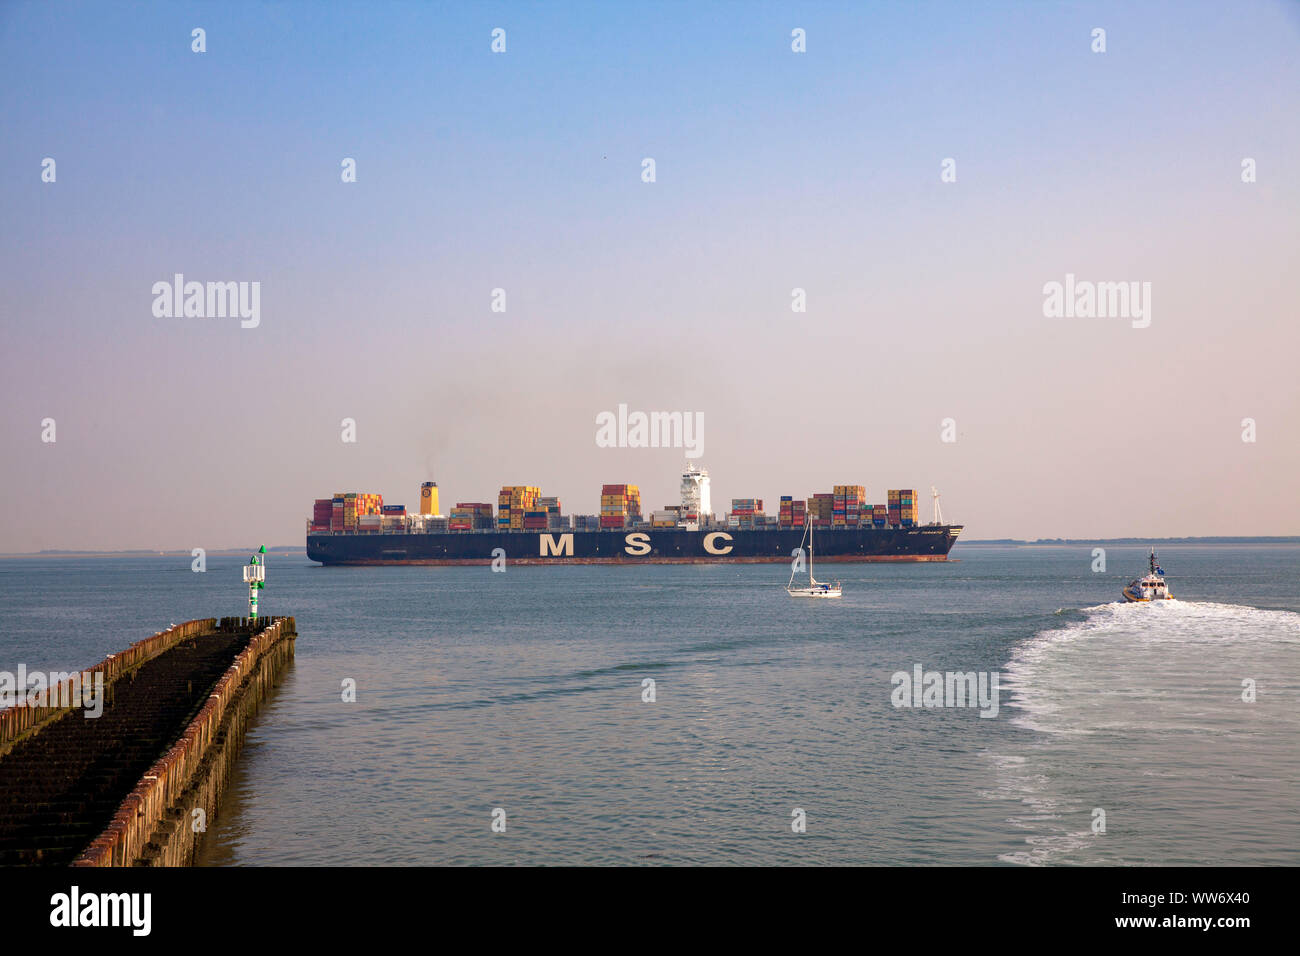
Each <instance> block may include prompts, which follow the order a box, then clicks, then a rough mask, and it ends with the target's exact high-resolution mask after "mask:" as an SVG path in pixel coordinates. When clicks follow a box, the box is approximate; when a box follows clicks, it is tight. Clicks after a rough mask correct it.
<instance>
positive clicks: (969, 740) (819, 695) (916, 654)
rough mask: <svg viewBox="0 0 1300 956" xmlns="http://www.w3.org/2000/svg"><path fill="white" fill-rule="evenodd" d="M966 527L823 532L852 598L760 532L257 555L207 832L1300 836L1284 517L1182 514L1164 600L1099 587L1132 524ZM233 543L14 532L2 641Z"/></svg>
mask: <svg viewBox="0 0 1300 956" xmlns="http://www.w3.org/2000/svg"><path fill="white" fill-rule="evenodd" d="M953 556H954V558H958V559H960V560H956V561H952V562H949V563H947V564H930V565H826V566H825V567H824V568H819V576H822V577H831V576H835V577H839V578H840V579H841V580H842V581H843V582H844V587H845V596H844V599H843V600H842V601H838V602H837V601H825V602H810V601H795V600H792V599H790V598H789V597H787V595H786V594H785V592H784V590H783V585H784V584H785V579H786V578H787V577H788V569H786V568H783V567H782V566H780V565H746V566H696V567H679V566H675V567H664V566H659V567H639V568H610V567H605V568H602V567H555V568H522V567H521V568H510V569H509V570H508V571H507V572H506V573H504V574H495V573H492V572H490V571H489V570H488V569H487V568H485V567H484V568H418V567H416V568H321V567H317V566H315V565H313V564H311V563H310V562H308V561H307V560H306V559H305V557H302V556H301V555H298V556H277V555H272V556H271V559H270V562H269V567H268V572H267V576H268V583H267V590H266V591H265V592H264V599H263V601H264V603H263V607H262V611H263V613H272V614H280V613H287V614H294V615H296V616H297V620H298V628H299V634H300V637H299V640H298V644H297V657H296V661H295V663H294V664H293V666H292V669H291V670H290V672H289V674H288V675H287V677H286V679H285V680H284V682H283V684H282V685H281V686H280V687H279V688H278V690H277V691H276V692H275V694H274V696H273V697H272V698H271V699H270V700H269V701H268V702H267V703H266V705H265V706H264V707H263V709H262V710H261V712H260V714H259V715H258V717H257V719H256V721H255V723H254V724H253V726H252V728H251V731H250V734H249V736H248V739H247V742H246V748H245V751H244V754H243V757H242V759H241V764H240V768H239V771H238V774H237V776H236V778H235V781H234V784H233V787H232V789H231V791H230V792H229V794H228V796H227V800H226V802H225V803H224V804H223V808H222V812H221V814H220V817H219V819H218V820H216V821H214V825H213V828H212V831H211V832H210V833H209V838H208V840H207V845H206V846H205V849H204V861H205V862H207V863H210V864H342V863H399V864H407V863H409V864H427V863H456V864H465V863H506V864H508V863H552V864H581V863H597V864H611V863H646V864H662V863H761V864H786V863H789V864H827V863H886V864H934V863H959V864H1008V865H1024V864H1157V863H1245V864H1261V863H1268V864H1272V863H1286V864H1291V865H1295V864H1297V863H1300V849H1298V848H1300V825H1298V824H1297V822H1296V816H1295V813H1294V806H1295V794H1296V793H1297V791H1298V790H1300V743H1298V741H1300V706H1298V705H1300V613H1297V612H1300V597H1298V596H1297V582H1300V549H1297V548H1272V547H1190V546H1187V547H1168V548H1166V549H1163V550H1162V551H1161V562H1162V564H1163V566H1164V567H1165V568H1166V570H1167V571H1168V572H1169V580H1170V583H1171V585H1172V587H1173V590H1174V593H1175V594H1176V595H1177V596H1178V598H1179V600H1177V601H1174V602H1169V603H1166V604H1152V605H1119V604H1115V603H1111V602H1113V601H1114V599H1116V598H1118V596H1119V589H1120V586H1121V585H1122V584H1123V583H1124V582H1125V581H1127V580H1128V579H1129V578H1130V577H1134V576H1136V575H1137V574H1139V573H1141V572H1142V570H1143V569H1144V566H1145V558H1144V553H1143V552H1141V551H1139V549H1136V548H1111V549H1109V551H1108V555H1107V559H1108V564H1109V571H1110V573H1105V574H1096V573H1093V572H1092V570H1091V565H1092V554H1091V549H1090V548H1019V549H1015V548H996V547H983V546H970V545H965V546H962V545H959V546H958V548H957V549H956V550H955V551H954V555H953ZM241 564H242V560H241V559H238V558H222V557H216V556H214V557H209V559H208V570H207V571H206V573H203V574H195V573H192V572H191V571H190V559H189V558H188V557H183V558H181V557H161V556H153V557H105V558H85V559H82V558H50V559H8V560H0V621H3V622H4V624H3V627H4V628H5V630H4V633H3V634H0V668H7V669H9V670H13V669H15V668H16V666H17V664H18V663H19V662H23V663H26V664H27V665H28V667H29V668H36V667H53V666H59V667H70V666H83V665H86V664H90V663H94V662H96V661H98V660H99V659H101V658H102V657H103V656H104V655H105V654H107V653H110V652H112V651H114V650H117V649H119V648H121V647H123V646H125V645H126V644H127V643H129V642H130V641H132V640H137V639H139V638H140V637H142V636H145V635H147V634H149V633H152V632H153V631H154V630H156V629H158V628H159V627H161V626H165V625H166V624H169V623H171V622H173V621H180V620H185V619H188V618H192V617H201V616H217V615H222V614H237V613H241V612H242V609H243V601H244V596H245V592H244V590H243V587H242V585H241V584H240V579H239V574H240V572H239V566H240V565H241ZM916 664H920V665H921V666H922V667H923V668H924V669H925V670H927V671H929V670H939V671H950V670H951V671H956V670H960V671H989V672H997V673H998V674H999V675H1000V679H1001V695H1000V700H1001V706H1000V708H999V710H998V713H997V716H996V717H994V718H991V719H985V718H981V717H980V716H979V713H978V712H977V710H975V709H970V708H918V709H907V708H903V709H899V708H895V707H894V706H893V705H892V704H891V692H892V691H893V685H892V683H891V675H893V674H894V673H895V672H896V671H909V672H910V671H911V670H912V668H913V667H914V665H916ZM345 679H352V680H355V681H356V686H357V700H356V702H355V703H344V702H343V701H342V699H341V696H342V695H341V687H342V682H343V681H344V680H345ZM646 679H652V680H653V681H654V682H655V693H656V696H657V699H656V700H655V701H654V702H653V703H647V702H643V701H642V694H643V681H645V680H646ZM1243 681H1253V682H1254V688H1255V695H1256V699H1255V700H1254V702H1246V701H1243V699H1242V694H1243ZM494 808H501V809H503V810H504V811H505V816H506V831H505V832H504V833H494V832H492V830H491V828H490V824H491V822H492V817H491V814H492V811H493V810H494ZM796 809H800V810H802V811H804V812H805V813H806V817H807V832H806V833H802V834H796V833H794V832H792V830H791V820H792V813H793V812H794V811H795V810H796ZM1097 810H1101V811H1103V812H1104V814H1105V832H1104V833H1098V832H1094V826H1095V824H1094V820H1095V819H1097V814H1096V811H1097Z"/></svg>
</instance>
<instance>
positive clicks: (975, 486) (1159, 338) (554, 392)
mask: <svg viewBox="0 0 1300 956" xmlns="http://www.w3.org/2000/svg"><path fill="white" fill-rule="evenodd" d="M196 27H201V28H203V29H204V30H205V31H206V52H203V53H195V52H193V51H192V49H191V45H192V42H193V41H192V38H191V31H192V30H193V29H194V28H196ZM497 27H500V28H502V29H504V30H505V31H506V52H504V53H494V52H492V49H491V44H492V36H491V33H492V30H493V29H494V28H497ZM1098 27H1100V28H1103V29H1104V30H1105V31H1106V34H1105V42H1106V50H1105V52H1104V53H1096V52H1093V49H1092V47H1093V44H1094V40H1093V37H1092V31H1093V30H1094V28H1098ZM795 28H801V29H803V30H804V31H805V32H806V45H807V52H805V53H795V52H793V51H792V50H791V42H792V40H791V31H792V30H794V29H795ZM0 79H2V80H3V82H2V83H0V223H3V229H2V230H0V282H2V287H3V288H2V292H0V403H2V414H0V442H2V444H0V447H2V448H3V453H2V454H3V458H2V459H0V462H2V463H0V477H2V479H3V482H2V489H0V490H2V491H3V495H4V507H3V508H0V551H28V550H37V549H41V548H80V547H85V548H190V547H207V548H219V547H223V546H243V545H247V544H252V543H258V542H265V543H267V544H294V543H301V542H302V539H303V530H304V522H305V519H306V518H307V517H308V515H309V514H310V510H311V502H312V499H313V498H315V497H320V496H327V495H330V494H331V493H333V492H334V491H341V490H345V489H346V490H361V491H374V492H379V493H382V494H383V495H384V497H385V500H386V501H389V502H393V503H405V504H407V505H408V506H414V505H416V504H417V494H418V486H419V483H420V482H421V481H423V480H426V479H433V480H436V481H438V483H439V485H440V486H441V489H442V495H443V501H444V511H445V510H446V508H447V507H448V506H449V505H450V504H452V503H454V502H456V501H467V500H472V501H479V500H481V501H488V500H495V494H496V491H497V489H498V488H500V486H501V485H502V484H503V483H507V484H531V485H540V486H541V487H542V489H543V493H544V494H557V495H559V496H560V497H561V499H562V501H563V503H564V506H565V510H566V511H569V512H579V513H592V512H594V511H596V510H598V506H599V492H600V485H601V484H602V483H605V482H631V483H636V484H639V485H640V486H641V488H642V494H643V501H644V502H645V504H646V506H647V508H651V507H654V508H657V507H662V506H663V505H664V504H667V503H674V502H676V501H677V500H678V481H679V475H680V471H681V468H682V465H683V463H684V460H685V459H684V456H683V453H682V452H681V451H680V450H674V449H636V448H625V449H607V448H599V447H597V445H596V442H595V432H596V428H595V420H596V416H597V414H598V413H600V412H602V411H607V410H608V411H612V410H615V409H617V407H618V405H619V404H620V403H625V404H627V405H628V406H629V408H630V409H632V410H638V409H639V410H647V411H648V410H664V411H668V410H675V411H685V412H691V413H695V412H698V413H702V414H703V416H704V423H705V427H704V445H703V450H704V454H703V457H702V458H700V459H699V461H700V463H702V464H703V465H704V466H705V467H707V468H708V469H709V471H710V473H711V474H712V477H713V496H714V505H715V510H719V511H720V510H722V508H723V506H724V505H725V501H726V499H729V498H731V497H762V498H764V499H767V500H768V501H769V502H771V504H770V505H769V510H770V511H774V510H775V499H776V498H777V497H778V496H779V495H781V494H795V495H806V494H811V493H812V492H814V491H829V490H830V488H831V486H832V485H833V484H844V483H853V484H858V483H860V484H865V485H866V486H867V490H868V497H869V499H870V500H872V501H880V502H883V501H884V500H885V490H886V489H888V488H897V487H915V488H919V489H924V493H923V494H922V517H923V518H924V519H925V520H928V519H929V513H930V508H929V495H928V489H929V486H930V485H931V484H934V485H937V486H938V487H939V488H940V490H941V491H942V492H943V494H944V498H943V501H944V507H945V511H946V513H947V516H948V517H949V518H950V519H955V520H958V521H961V522H964V523H965V524H966V525H967V529H968V530H967V532H966V535H967V536H968V537H972V538H986V537H1005V536H1014V537H1038V536H1125V535H1137V536H1143V535H1149V536H1165V535H1223V534H1298V533H1300V496H1298V495H1297V493H1296V484H1297V483H1296V475H1297V473H1298V472H1300V387H1298V386H1297V373H1296V364H1297V355H1298V352H1300V350H1298V348H1297V346H1300V307H1298V306H1297V301H1298V299H1297V290H1296V283H1297V280H1298V279H1300V12H1298V11H1297V6H1296V5H1295V4H1291V3H1280V2H1241V3H1216V4H1211V3H1206V4H1197V3H1186V2H1177V3H1167V4H1142V3H1138V4H1132V3H1120V4H1091V3H1071V4H1059V5H1058V4H1050V3H1017V4H1007V5H998V4H984V3H979V4H971V3H957V4H911V3H908V4H904V3H879V4H870V3H847V2H846V3H840V4H836V3H831V4H801V3H787V4H743V3H731V2H728V3H714V4H709V3H690V4H613V3H606V4H590V5H577V4H566V3H553V4H549V3H548V4H531V3H530V4H522V3H518V4H496V5H493V4H465V3H458V4H446V5H441V6H439V5H431V4H424V3H419V4H417V3H409V4H396V5H392V6H384V5H377V4H367V5H360V4H356V5H351V6H343V5H317V4H305V3H304V4H269V3H268V4H254V3H237V4H231V5H222V4H196V5H185V4H173V3H167V4H161V3H160V4H141V5H135V6H127V5H118V4H111V5H108V4H97V5H95V4H85V5H82V4H62V3H60V4H46V3H30V4H12V3H5V4H0ZM47 157H48V158H52V159H54V160H55V163H56V166H55V175H56V178H55V181H54V182H52V183H51V182H43V181H42V161H43V160H44V159H45V158H47ZM647 157H649V158H653V160H654V162H655V181H654V182H652V183H647V182H643V180H642V168H643V165H642V161H643V160H644V159H645V158H647ZM345 158H352V159H355V161H356V179H357V181H356V182H353V183H344V182H342V181H341V163H342V161H343V160H344V159H345ZM948 158H952V159H953V160H955V164H956V165H955V170H956V181H955V182H943V181H941V172H942V164H943V161H944V160H945V159H948ZM1247 158H1250V159H1253V160H1254V161H1255V175H1256V181H1255V182H1252V183H1244V182H1243V181H1242V163H1243V160H1244V159H1247ZM178 272H179V273H183V274H184V275H185V277H186V279H187V281H199V282H209V281H214V282H216V281H237V282H238V281H243V282H258V283H260V293H261V303H260V325H258V327H257V328H249V329H245V328H241V325H240V320H239V319H238V318H196V317H189V318H185V317H180V318H175V317H174V318H158V317H155V315H154V313H153V304H154V295H153V293H152V291H151V290H152V287H153V284H154V283H155V282H159V281H167V282H170V281H171V279H172V276H173V275H174V274H175V273H178ZM1067 274H1073V275H1075V276H1076V277H1077V279H1078V280H1081V281H1082V280H1090V281H1095V282H1118V281H1135V282H1139V283H1146V282H1149V283H1150V284H1151V285H1150V288H1151V301H1150V305H1151V311H1150V318H1151V322H1150V326H1149V327H1147V328H1134V327H1133V323H1132V322H1131V321H1129V320H1128V319H1126V318H1122V317H1107V318H1046V317H1044V314H1043V304H1044V298H1045V297H1044V293H1043V287H1044V285H1045V283H1049V282H1053V281H1056V282H1062V283H1063V282H1064V281H1065V277H1066V275H1067ZM498 288H500V289H504V290H506V311H505V312H504V313H501V312H493V311H492V308H491V304H492V295H493V290H494V289H498ZM795 288H801V289H804V290H805V291H806V300H807V311H806V312H804V313H796V312H794V311H792V308H791V303H792V290H793V289H795ZM47 418H48V419H54V421H55V429H56V431H55V438H56V440H55V441H54V442H52V443H51V442H47V441H43V440H42V434H43V426H42V421H43V420H44V419H47ZM344 418H353V419H355V421H356V423H357V424H356V429H357V441H356V442H355V443H345V442H343V441H342V440H341V432H342V429H341V425H340V423H341V421H342V419H344ZM948 418H951V419H953V420H954V422H955V435H956V441H952V442H945V441H943V440H942V437H943V435H942V423H943V421H944V419H948ZM1246 418H1251V419H1254V421H1255V428H1256V437H1257V440H1256V441H1254V442H1245V441H1243V440H1242V435H1243V426H1242V420H1243V419H1246Z"/></svg>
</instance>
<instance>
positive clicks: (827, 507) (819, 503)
mask: <svg viewBox="0 0 1300 956" xmlns="http://www.w3.org/2000/svg"><path fill="white" fill-rule="evenodd" d="M834 510H835V495H833V494H830V495H813V496H812V497H811V498H809V499H808V520H809V521H810V522H811V523H812V526H813V527H814V528H829V527H830V526H831V518H832V517H833V512H834Z"/></svg>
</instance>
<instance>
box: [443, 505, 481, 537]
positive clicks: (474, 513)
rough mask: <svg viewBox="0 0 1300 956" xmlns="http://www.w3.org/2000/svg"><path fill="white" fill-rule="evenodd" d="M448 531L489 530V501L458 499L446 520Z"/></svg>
mask: <svg viewBox="0 0 1300 956" xmlns="http://www.w3.org/2000/svg"><path fill="white" fill-rule="evenodd" d="M447 530H448V531H491V530H492V503H491V502H490V501H458V502H456V507H454V508H452V509H451V516H450V518H449V519H448V520H447Z"/></svg>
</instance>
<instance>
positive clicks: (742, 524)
mask: <svg viewBox="0 0 1300 956" xmlns="http://www.w3.org/2000/svg"><path fill="white" fill-rule="evenodd" d="M763 517H764V516H763V499H762V498H732V499H731V513H730V514H729V515H727V525H728V526H729V527H732V528H753V527H755V526H756V525H762V524H764V523H765V522H764V520H763Z"/></svg>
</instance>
